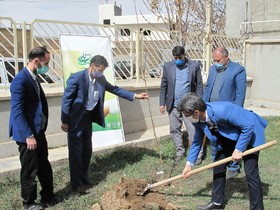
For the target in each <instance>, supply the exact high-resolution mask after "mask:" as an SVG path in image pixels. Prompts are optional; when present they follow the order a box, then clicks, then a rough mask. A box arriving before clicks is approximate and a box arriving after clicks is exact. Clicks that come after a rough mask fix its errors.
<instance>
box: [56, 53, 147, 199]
mask: <svg viewBox="0 0 280 210" xmlns="http://www.w3.org/2000/svg"><path fill="white" fill-rule="evenodd" d="M107 67H108V62H107V60H106V59H105V58H104V57H103V56H101V55H96V56H94V57H93V58H92V59H91V61H90V66H89V68H88V69H85V70H82V71H79V72H76V73H74V74H72V75H71V76H70V77H69V79H68V80H67V87H66V89H65V91H64V95H63V98H62V113H61V121H62V125H61V129H62V130H63V131H64V132H68V150H69V167H70V182H71V186H72V189H73V191H75V192H78V193H81V194H84V193H87V186H88V185H89V184H90V181H89V180H88V168H89V163H90V159H91V156H92V142H91V137H92V122H95V123H97V124H99V125H100V126H102V127H105V120H104V98H105V91H108V92H110V93H113V94H115V95H117V96H120V97H122V98H124V99H127V100H129V101H133V100H134V99H135V98H136V99H148V98H149V95H148V94H147V93H141V94H136V93H133V92H130V91H127V90H125V89H122V88H119V87H117V86H113V85H112V84H110V83H109V82H107V80H106V78H105V77H104V75H103V72H104V70H105V69H106V68H107Z"/></svg>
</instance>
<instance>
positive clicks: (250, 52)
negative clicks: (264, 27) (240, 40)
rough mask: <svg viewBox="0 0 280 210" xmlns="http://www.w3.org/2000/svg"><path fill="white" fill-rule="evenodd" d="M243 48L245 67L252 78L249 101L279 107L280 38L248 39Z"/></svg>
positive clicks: (257, 104)
mask: <svg viewBox="0 0 280 210" xmlns="http://www.w3.org/2000/svg"><path fill="white" fill-rule="evenodd" d="M245 48H246V50H245V61H246V63H245V67H246V70H247V74H248V75H249V76H250V77H252V78H253V82H252V88H251V93H250V101H251V102H250V103H251V104H252V105H254V106H261V107H268V108H273V109H280V95H279V92H280V86H279V78H280V65H279V64H278V60H279V52H280V39H278V40H253V39H252V40H248V41H247V42H246V45H245Z"/></svg>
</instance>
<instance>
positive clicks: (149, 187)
mask: <svg viewBox="0 0 280 210" xmlns="http://www.w3.org/2000/svg"><path fill="white" fill-rule="evenodd" d="M276 143H277V141H276V140H274V141H271V142H268V143H266V144H263V145H260V146H258V147H255V148H252V149H249V150H246V151H245V152H243V154H242V156H246V155H249V154H251V153H254V152H257V151H260V150H263V149H266V148H268V147H271V146H273V145H275V144H276ZM230 161H232V157H227V158H224V159H222V160H219V161H216V162H213V163H211V164H208V165H206V166H202V167H200V168H197V169H194V170H191V171H190V172H189V174H190V175H193V174H196V173H199V172H201V171H205V170H207V169H210V168H214V167H215V166H218V165H221V164H224V163H227V162H230ZM181 178H183V175H182V174H180V175H177V176H174V177H171V178H169V179H165V180H162V181H160V182H157V183H154V184H148V185H147V187H145V189H144V191H143V192H142V193H139V195H142V196H143V195H144V194H145V193H146V192H147V191H148V190H150V189H152V188H155V187H158V186H161V185H164V184H167V183H169V182H173V181H176V180H178V179H181Z"/></svg>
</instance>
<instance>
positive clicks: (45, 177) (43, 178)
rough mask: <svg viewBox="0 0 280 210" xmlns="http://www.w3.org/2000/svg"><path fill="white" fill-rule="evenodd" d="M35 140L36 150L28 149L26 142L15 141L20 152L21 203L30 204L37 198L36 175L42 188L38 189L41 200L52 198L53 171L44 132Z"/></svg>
mask: <svg viewBox="0 0 280 210" xmlns="http://www.w3.org/2000/svg"><path fill="white" fill-rule="evenodd" d="M35 139H36V141H37V148H36V150H28V149H27V144H26V143H20V142H17V144H18V145H19V149H18V150H19V153H20V163H21V171H20V183H21V196H22V198H23V204H32V203H34V202H35V200H36V198H37V181H36V176H38V179H39V182H40V184H41V187H42V190H41V191H40V195H41V199H42V200H50V199H52V198H53V196H54V194H53V173H52V168H51V164H50V162H49V160H48V144H47V140H46V136H45V133H44V132H40V133H39V135H38V136H35Z"/></svg>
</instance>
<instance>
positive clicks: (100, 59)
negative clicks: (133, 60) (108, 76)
mask: <svg viewBox="0 0 280 210" xmlns="http://www.w3.org/2000/svg"><path fill="white" fill-rule="evenodd" d="M92 63H93V64H94V65H95V66H97V67H98V66H101V65H102V66H104V67H105V68H107V67H108V66H109V64H108V61H107V60H106V58H105V57H104V56H102V55H95V56H93V57H92V59H91V60H90V65H91V64H92Z"/></svg>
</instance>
